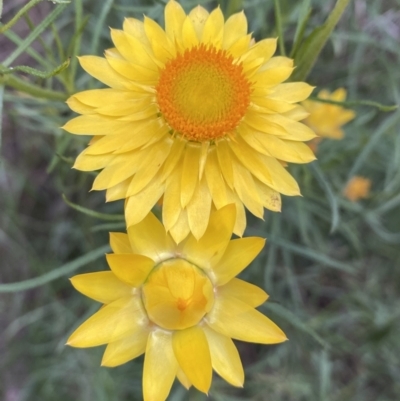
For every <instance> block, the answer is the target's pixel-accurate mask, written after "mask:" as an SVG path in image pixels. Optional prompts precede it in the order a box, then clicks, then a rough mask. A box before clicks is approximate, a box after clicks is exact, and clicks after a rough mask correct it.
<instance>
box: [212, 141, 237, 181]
mask: <svg viewBox="0 0 400 401" xmlns="http://www.w3.org/2000/svg"><path fill="white" fill-rule="evenodd" d="M216 150H217V156H218V163H219V167H220V169H221V172H222V175H223V176H224V179H225V181H226V183H227V184H228V185H229V187H230V188H231V189H232V188H233V169H232V155H231V152H230V150H229V146H228V144H227V142H226V140H222V141H219V142H217V146H216Z"/></svg>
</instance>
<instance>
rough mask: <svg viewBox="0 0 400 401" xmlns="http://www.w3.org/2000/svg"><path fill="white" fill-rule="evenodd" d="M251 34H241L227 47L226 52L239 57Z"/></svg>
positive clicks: (247, 44)
mask: <svg viewBox="0 0 400 401" xmlns="http://www.w3.org/2000/svg"><path fill="white" fill-rule="evenodd" d="M250 41H251V34H250V33H249V34H248V35H246V36H242V37H241V38H240V39H238V40H237V41H236V42H235V43H234V44H233V45H232V46H230V47H229V49H228V52H229V53H230V54H231V55H232V56H233V57H234V58H239V57H240V56H242V54H243V53H245V52H246V50H247V49H248V48H249V46H250Z"/></svg>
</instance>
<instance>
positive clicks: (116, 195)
mask: <svg viewBox="0 0 400 401" xmlns="http://www.w3.org/2000/svg"><path fill="white" fill-rule="evenodd" d="M130 182H131V178H127V179H126V180H124V181H122V182H120V183H119V184H117V185H114V186H113V187H111V188H107V191H106V202H111V201H116V200H120V199H125V198H126V194H127V192H128V187H129V184H130Z"/></svg>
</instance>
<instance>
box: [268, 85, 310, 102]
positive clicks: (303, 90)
mask: <svg viewBox="0 0 400 401" xmlns="http://www.w3.org/2000/svg"><path fill="white" fill-rule="evenodd" d="M314 88H315V87H314V86H311V85H309V84H307V83H305V82H288V83H284V84H281V85H278V86H276V87H275V88H274V89H273V92H272V93H271V95H270V97H271V98H273V99H279V100H284V101H285V102H288V103H297V102H302V101H303V100H305V99H307V98H308V97H309V96H310V95H311V92H312V91H313V90H314Z"/></svg>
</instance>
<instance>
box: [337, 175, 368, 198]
mask: <svg viewBox="0 0 400 401" xmlns="http://www.w3.org/2000/svg"><path fill="white" fill-rule="evenodd" d="M370 188H371V180H369V179H368V178H365V177H360V176H358V175H356V176H354V177H352V178H351V179H350V181H349V182H348V183H347V185H346V187H345V189H344V191H343V195H344V196H345V197H346V198H347V199H349V200H351V201H352V202H357V201H358V200H359V199H362V198H367V197H368V195H369V190H370Z"/></svg>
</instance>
